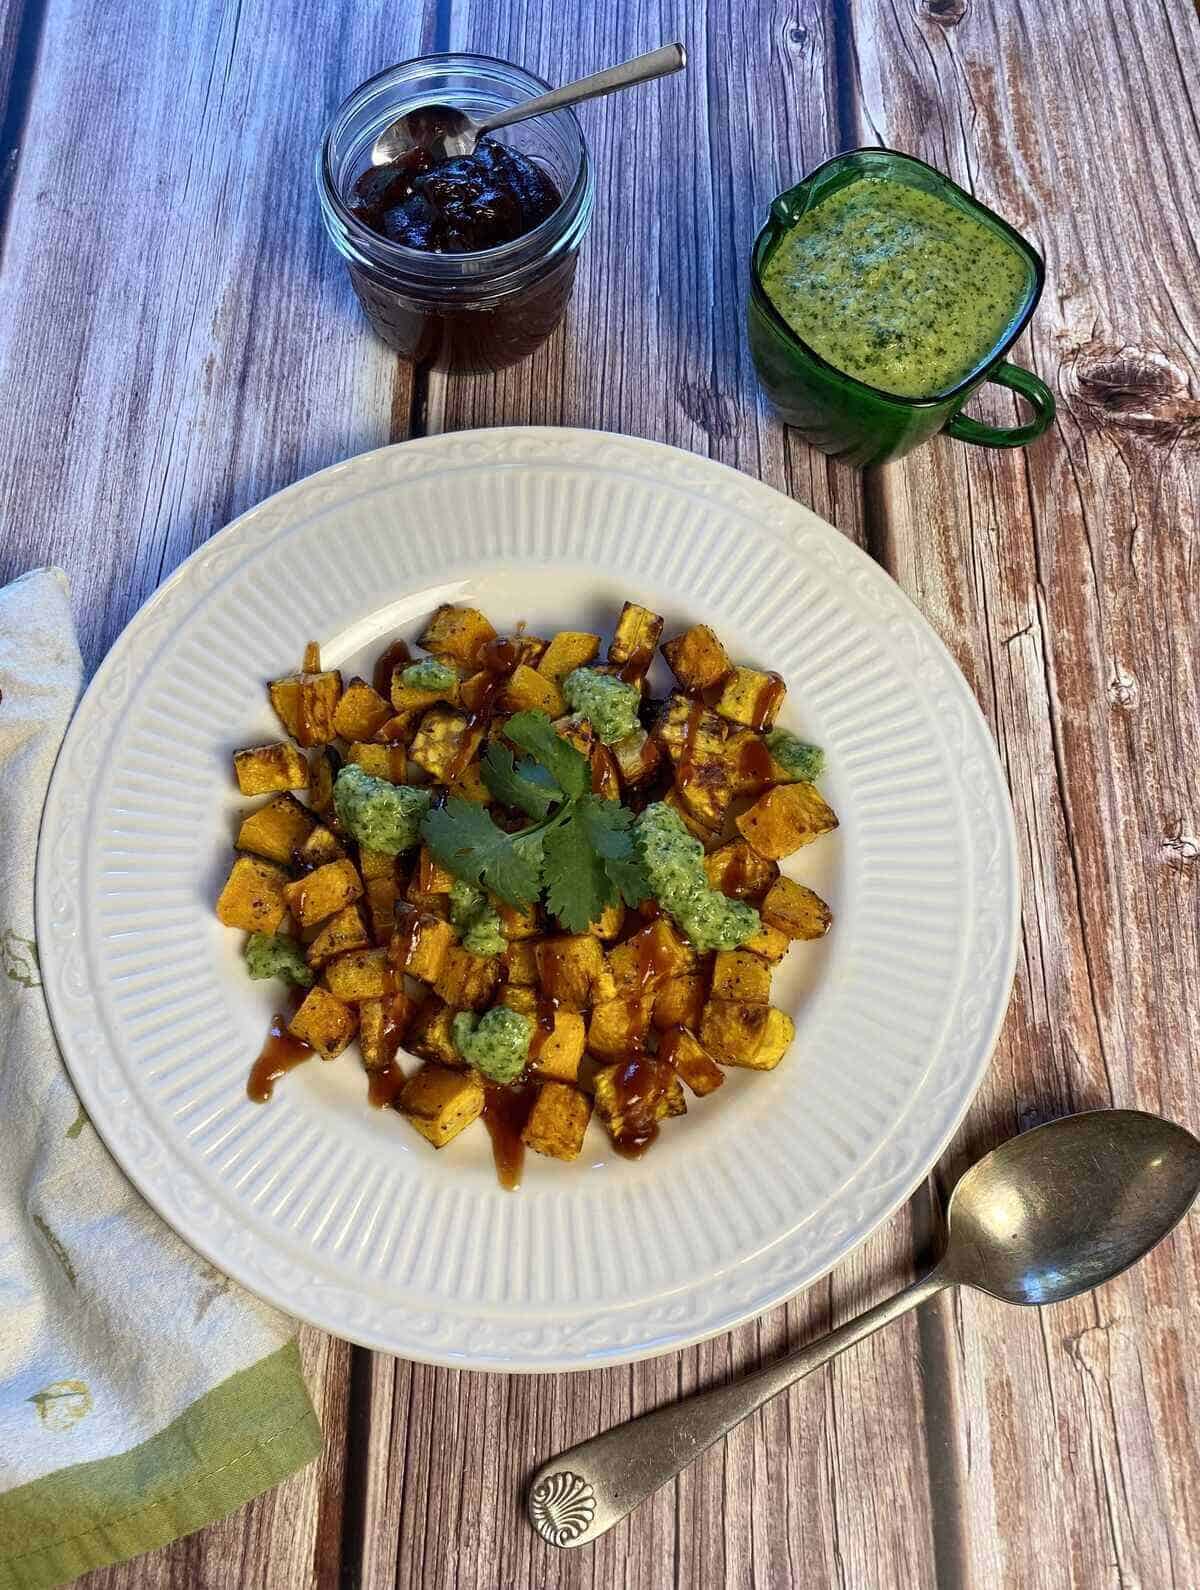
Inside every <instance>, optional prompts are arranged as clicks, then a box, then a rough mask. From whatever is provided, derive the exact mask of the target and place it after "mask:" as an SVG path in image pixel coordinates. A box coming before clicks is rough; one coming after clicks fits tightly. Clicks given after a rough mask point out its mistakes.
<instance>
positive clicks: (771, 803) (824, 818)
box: [736, 784, 838, 861]
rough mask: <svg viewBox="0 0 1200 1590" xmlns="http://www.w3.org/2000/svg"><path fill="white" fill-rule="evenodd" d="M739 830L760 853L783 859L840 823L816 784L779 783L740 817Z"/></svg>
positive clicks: (738, 821) (770, 857) (776, 859)
mask: <svg viewBox="0 0 1200 1590" xmlns="http://www.w3.org/2000/svg"><path fill="white" fill-rule="evenodd" d="M736 821H737V827H738V832H739V833H740V834H741V835H742V837H743V838H744V839H747V840H749V842H750V844H751V845H753V847H754V849H755V850H757V851H758V853H759V855H760V856H766V857H767V858H768V860H771V861H779V860H781V859H782V858H783V857H784V856H790V855H791V854H792V852H793V851H796V850H799V849H800V848H801V846H803V845H811V844H812V842H813V840H814V839H819V838H820V837H821V835H822V834H828V833H831V832H832V831H833V829H835V828H836V827H837V825H838V820H837V815H836V813H835V812H834V811H833V809H832V808H831V807H830V806H828V805H826V803H825V800H824V799H823V797H822V795H821V792H820V790H818V789H817V787H816V785H815V784H779V785H777V786H776V787H775V788H774V789H769V790H768V791H767V793H766V794H765V795H760V796H759V798H758V799H757V800H756V801H755V803H754V805H753V806H751V808H750V810H749V811H745V812H743V813H742V815H741V816H740V817H738V818H737V819H736Z"/></svg>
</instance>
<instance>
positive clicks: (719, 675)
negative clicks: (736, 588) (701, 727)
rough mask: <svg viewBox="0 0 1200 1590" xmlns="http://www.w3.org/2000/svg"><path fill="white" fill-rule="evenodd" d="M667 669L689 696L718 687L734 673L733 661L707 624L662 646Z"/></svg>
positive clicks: (684, 633)
mask: <svg viewBox="0 0 1200 1590" xmlns="http://www.w3.org/2000/svg"><path fill="white" fill-rule="evenodd" d="M662 654H663V656H664V657H665V658H666V659H667V666H668V667H669V668H670V670H671V672H672V673H673V674H674V675H675V677H676V679H678V680H679V683H680V684H681V685H682V686H683V688H684V689H685V690H686V691H687V692H688V694H689V695H699V694H700V692H701V691H702V690H711V689H712V688H713V687H714V686H715V685H719V684H721V683H722V682H723V681H724V680H725V679H726V678H727V677H728V676H729V675H730V674H731V673H732V672H733V659H732V657H730V655H729V653H728V652H727V651H726V650H725V648H724V646H722V644H721V642H720V641H719V640H718V639H717V637H716V635H715V634H714V633H713V631H712V630H711V629H709V627H708V625H707V624H693V625H692V627H691V629H688V630H685V631H684V632H683V634H682V635H677V636H676V637H675V639H674V640H668V641H665V642H664V643H663V648H662Z"/></svg>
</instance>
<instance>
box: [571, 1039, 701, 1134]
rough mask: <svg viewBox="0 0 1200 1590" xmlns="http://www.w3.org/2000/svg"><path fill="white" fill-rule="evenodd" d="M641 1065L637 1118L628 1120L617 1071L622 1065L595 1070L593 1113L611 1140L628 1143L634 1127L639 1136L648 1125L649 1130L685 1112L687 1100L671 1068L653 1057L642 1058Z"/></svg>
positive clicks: (627, 1109) (627, 1110)
mask: <svg viewBox="0 0 1200 1590" xmlns="http://www.w3.org/2000/svg"><path fill="white" fill-rule="evenodd" d="M643 1067H644V1070H643V1074H642V1075H641V1076H640V1077H639V1079H638V1083H639V1085H638V1094H639V1098H638V1105H637V1119H636V1120H634V1119H631V1115H630V1111H629V1106H628V1104H627V1102H626V1099H625V1095H624V1091H623V1089H622V1088H621V1086H620V1082H619V1080H618V1075H619V1073H620V1072H621V1071H622V1070H623V1069H624V1067H623V1065H622V1064H620V1063H618V1064H616V1065H611V1066H602V1067H601V1069H600V1070H599V1071H597V1072H596V1077H595V1083H594V1086H595V1098H596V1114H597V1115H598V1116H599V1117H600V1119H601V1120H602V1121H603V1122H604V1125H605V1126H606V1127H607V1129H608V1133H609V1136H610V1137H611V1138H612V1139H613V1141H614V1143H621V1142H622V1141H624V1142H625V1143H626V1144H629V1141H630V1136H631V1133H632V1131H633V1130H637V1132H638V1134H639V1136H640V1135H641V1134H642V1133H643V1132H645V1131H646V1130H647V1128H650V1129H651V1130H652V1129H653V1127H654V1125H655V1123H656V1122H658V1121H661V1120H664V1119H665V1118H666V1117H667V1116H669V1115H686V1114H687V1100H686V1099H685V1098H684V1096H683V1088H682V1086H681V1084H680V1081H679V1078H678V1077H677V1076H676V1075H675V1072H674V1070H673V1069H672V1067H671V1066H669V1065H667V1064H666V1063H665V1062H664V1061H660V1060H653V1059H647V1060H645V1061H643ZM631 1146H632V1145H631Z"/></svg>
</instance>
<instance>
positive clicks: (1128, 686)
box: [1108, 663, 1139, 707]
mask: <svg viewBox="0 0 1200 1590" xmlns="http://www.w3.org/2000/svg"><path fill="white" fill-rule="evenodd" d="M1138 695H1139V687H1138V682H1137V679H1136V677H1135V676H1134V675H1133V674H1131V673H1127V672H1126V671H1125V669H1124V668H1122V667H1121V665H1120V663H1117V664H1115V666H1114V667H1113V676H1112V678H1111V679H1110V680H1109V681H1108V699H1109V700H1110V701H1111V702H1112V704H1113V706H1114V707H1136V706H1137V702H1138Z"/></svg>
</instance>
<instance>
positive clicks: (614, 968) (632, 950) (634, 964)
mask: <svg viewBox="0 0 1200 1590" xmlns="http://www.w3.org/2000/svg"><path fill="white" fill-rule="evenodd" d="M695 964H696V952H695V951H694V950H693V949H692V947H691V945H690V944H686V943H685V942H684V940H683V939H681V938H680V936H679V934H678V933H676V931H675V929H674V928H673V927H672V926H671V924H670V922H668V921H667V919H666V917H659V918H658V919H657V920H656V921H654V922H651V923H649V924H648V925H647V926H646V927H644V928H640V929H639V930H638V931H637V932H636V933H635V934H634V935H633V937H632V938H628V939H626V940H625V942H624V943H623V944H618V945H617V946H616V948H615V949H612V950H610V951H609V952H608V969H609V971H610V972H611V974H612V979H613V983H614V986H615V988H616V991H617V993H618V994H622V995H628V994H648V993H651V992H653V991H654V990H655V989H658V988H660V987H661V986H662V984H663V983H665V982H666V981H667V980H668V979H669V978H672V977H681V976H682V975H683V974H684V973H685V972H690V971H691V970H692V969H693V968H694V967H695Z"/></svg>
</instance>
